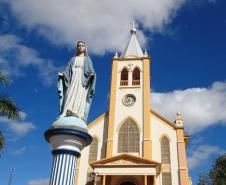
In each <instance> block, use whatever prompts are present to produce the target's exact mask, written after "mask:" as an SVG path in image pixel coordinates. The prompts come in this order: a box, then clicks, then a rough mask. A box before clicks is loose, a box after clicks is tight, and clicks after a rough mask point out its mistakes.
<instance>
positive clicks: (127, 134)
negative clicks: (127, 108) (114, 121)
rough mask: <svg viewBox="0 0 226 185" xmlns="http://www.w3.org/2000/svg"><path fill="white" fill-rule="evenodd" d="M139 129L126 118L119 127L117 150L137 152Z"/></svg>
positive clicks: (120, 151)
mask: <svg viewBox="0 0 226 185" xmlns="http://www.w3.org/2000/svg"><path fill="white" fill-rule="evenodd" d="M139 143H140V137H139V129H138V128H137V126H136V124H135V123H134V122H133V121H132V120H131V119H128V120H127V121H126V122H125V123H124V124H123V125H122V127H121V128H120V131H119V136H118V152H119V153H122V152H139Z"/></svg>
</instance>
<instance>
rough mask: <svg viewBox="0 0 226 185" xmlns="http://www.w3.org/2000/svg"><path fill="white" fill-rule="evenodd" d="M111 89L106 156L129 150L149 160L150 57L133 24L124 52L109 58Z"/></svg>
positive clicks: (150, 152) (130, 152)
mask: <svg viewBox="0 0 226 185" xmlns="http://www.w3.org/2000/svg"><path fill="white" fill-rule="evenodd" d="M110 89H111V90H110V104H109V105H110V107H109V125H108V132H107V135H108V136H107V146H106V147H107V148H106V158H109V157H112V156H114V155H118V154H120V153H129V154H131V155H135V156H138V157H142V158H146V159H152V141H151V121H150V56H148V54H147V52H146V51H145V52H144V53H143V51H142V49H141V47H140V44H139V42H138V39H137V37H136V28H135V26H134V23H133V26H132V29H131V30H130V40H129V42H128V44H127V45H126V47H125V49H124V51H123V52H122V54H121V55H120V56H118V54H117V53H116V54H115V56H114V57H113V59H112V77H111V88H110ZM127 132H128V134H127V135H128V137H126V138H125V137H124V135H125V134H124V135H123V133H127ZM131 133H132V134H131Z"/></svg>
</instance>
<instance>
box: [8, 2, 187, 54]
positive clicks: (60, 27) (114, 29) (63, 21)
mask: <svg viewBox="0 0 226 185" xmlns="http://www.w3.org/2000/svg"><path fill="white" fill-rule="evenodd" d="M5 2H8V3H9V4H10V6H11V9H12V11H13V12H14V14H15V15H16V17H18V18H19V20H20V22H21V23H22V24H24V25H26V26H27V28H28V29H33V28H35V29H37V30H39V33H41V34H42V35H43V36H45V37H47V38H48V39H50V40H51V41H52V42H53V43H55V44H66V45H70V46H74V45H75V42H76V41H78V40H86V41H87V43H88V46H89V49H90V51H91V52H93V53H96V54H103V53H104V52H106V51H114V50H115V49H117V50H119V51H121V50H122V47H124V45H125V43H124V42H125V41H127V40H128V38H127V37H128V31H129V29H130V27H131V25H130V23H131V21H132V19H135V20H136V21H137V23H138V25H139V26H140V27H142V28H143V29H145V30H148V31H157V32H161V31H162V30H163V28H164V27H165V25H167V24H168V23H170V22H171V21H172V19H173V18H174V17H175V15H176V13H177V10H178V9H179V8H180V7H181V6H182V5H183V4H184V2H186V0H161V1H156V0H139V1H137V0H130V1H128V0H123V1H121V0H108V1H104V0H92V1H89V0H77V1H74V0H64V1H55V0H48V1H46V0H39V1H30V0H10V1H5ZM144 38H145V36H144V33H143V31H140V32H139V39H140V42H141V43H142V44H143V45H144V40H145V39H144Z"/></svg>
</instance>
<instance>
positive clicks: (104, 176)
mask: <svg viewBox="0 0 226 185" xmlns="http://www.w3.org/2000/svg"><path fill="white" fill-rule="evenodd" d="M105 184H106V175H103V180H102V185H105Z"/></svg>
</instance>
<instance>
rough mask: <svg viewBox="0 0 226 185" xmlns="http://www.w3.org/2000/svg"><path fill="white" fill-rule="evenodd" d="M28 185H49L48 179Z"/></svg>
mask: <svg viewBox="0 0 226 185" xmlns="http://www.w3.org/2000/svg"><path fill="white" fill-rule="evenodd" d="M28 185H49V179H37V180H31V181H29V182H28Z"/></svg>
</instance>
